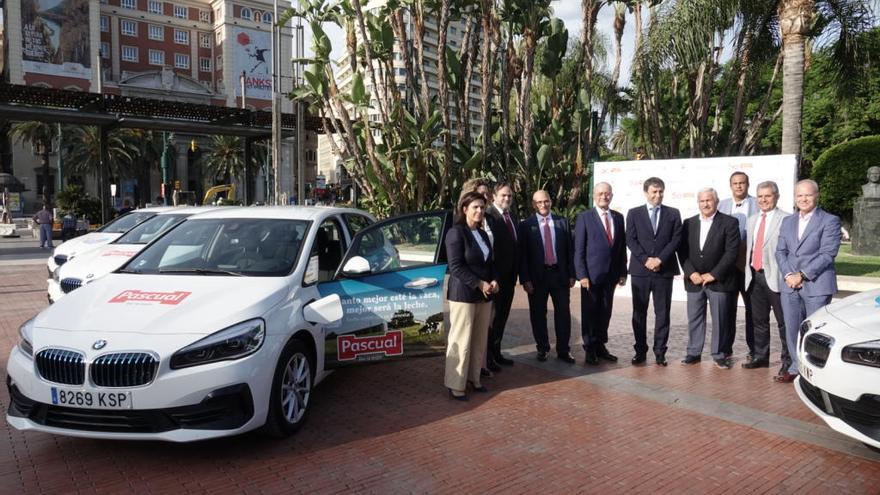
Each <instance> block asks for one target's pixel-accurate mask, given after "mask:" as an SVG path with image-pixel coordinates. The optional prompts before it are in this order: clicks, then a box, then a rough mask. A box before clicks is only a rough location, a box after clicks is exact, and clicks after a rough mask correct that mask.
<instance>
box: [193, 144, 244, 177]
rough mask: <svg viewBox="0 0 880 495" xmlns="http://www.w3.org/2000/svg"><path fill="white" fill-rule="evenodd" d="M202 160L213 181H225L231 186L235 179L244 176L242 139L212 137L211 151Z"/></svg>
mask: <svg viewBox="0 0 880 495" xmlns="http://www.w3.org/2000/svg"><path fill="white" fill-rule="evenodd" d="M202 160H203V162H202V165H203V166H204V167H205V170H206V171H207V172H208V173H210V174H211V178H212V179H213V180H223V181H224V182H225V183H226V184H229V183H230V182H231V181H232V178H233V177H240V176H242V175H243V174H244V170H245V167H244V145H243V144H242V140H241V138H239V137H235V136H211V150H210V151H208V152H206V153H205V155H204V156H203V157H202ZM221 178H222V179H221Z"/></svg>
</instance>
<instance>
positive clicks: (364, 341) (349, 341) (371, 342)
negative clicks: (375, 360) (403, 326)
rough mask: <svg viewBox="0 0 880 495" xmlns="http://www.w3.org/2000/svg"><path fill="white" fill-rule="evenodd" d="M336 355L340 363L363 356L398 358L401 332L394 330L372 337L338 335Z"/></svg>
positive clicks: (400, 349) (401, 347)
mask: <svg viewBox="0 0 880 495" xmlns="http://www.w3.org/2000/svg"><path fill="white" fill-rule="evenodd" d="M336 354H337V357H338V359H339V360H340V361H351V360H352V359H356V358H357V357H358V356H360V355H364V354H384V355H386V356H400V355H401V354H403V332H402V331H400V330H395V331H393V332H387V333H386V334H385V335H376V336H373V337H356V336H354V335H340V336H339V337H338V338H337V339H336Z"/></svg>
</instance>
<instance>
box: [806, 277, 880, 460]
mask: <svg viewBox="0 0 880 495" xmlns="http://www.w3.org/2000/svg"><path fill="white" fill-rule="evenodd" d="M797 357H798V368H799V369H800V375H799V376H798V378H797V380H796V381H795V384H796V386H795V388H796V390H797V393H798V396H800V398H801V400H802V401H803V402H804V404H806V406H807V407H809V408H810V410H812V411H813V412H814V413H815V414H816V415H817V416H819V417H820V418H822V420H823V421H825V422H826V423H827V424H828V426H830V427H831V428H832V429H834V430H836V431H838V432H840V433H843V434H844V435H846V436H848V437H850V438H853V439H856V440H858V441H860V442H863V443H865V444H866V445H868V446H869V447H871V448H872V449H875V450H878V451H880V289H875V290H871V291H867V292H863V293H860V294H856V295H853V296H850V297H847V298H845V299H842V300H840V301H837V302H833V303H831V304H829V305H828V306H825V307H824V308H822V309H820V310H819V311H817V312H815V313H813V314H812V315H810V316H809V317H808V318H807V319H806V320H804V322H803V323H802V324H801V328H800V333H799V336H798V349H797Z"/></svg>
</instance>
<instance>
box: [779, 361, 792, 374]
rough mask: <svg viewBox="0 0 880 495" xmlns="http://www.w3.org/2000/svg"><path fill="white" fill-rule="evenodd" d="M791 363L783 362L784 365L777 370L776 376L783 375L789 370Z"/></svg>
mask: <svg viewBox="0 0 880 495" xmlns="http://www.w3.org/2000/svg"><path fill="white" fill-rule="evenodd" d="M789 366H790V365H789V364H788V363H782V366H780V367H779V371H777V372H776V376H782V375H784V374H785V372H786V371H788V367H789Z"/></svg>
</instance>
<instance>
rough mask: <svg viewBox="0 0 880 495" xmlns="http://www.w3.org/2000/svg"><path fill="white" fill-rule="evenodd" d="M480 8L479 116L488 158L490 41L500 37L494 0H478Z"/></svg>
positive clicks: (491, 79) (492, 72)
mask: <svg viewBox="0 0 880 495" xmlns="http://www.w3.org/2000/svg"><path fill="white" fill-rule="evenodd" d="M480 8H481V10H482V15H481V18H480V22H481V25H482V35H483V36H482V38H481V39H482V41H483V43H482V47H481V50H480V55H481V58H480V75H481V79H480V118H482V119H483V136H482V143H481V149H482V152H483V160H484V161H485V160H490V159H491V158H490V157H491V155H492V152H491V149H492V114H491V110H492V107H491V105H492V85H493V84H494V82H495V53H496V52H495V51H493V50H492V43H493V41H495V43H496V44H497V43H498V41H500V39H501V37H500V36H497V37H496V33H497V31H496V30H495V19H494V16H495V9H494V1H492V0H480Z"/></svg>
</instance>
